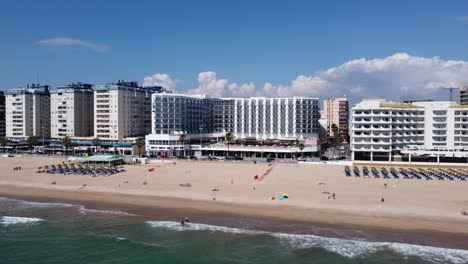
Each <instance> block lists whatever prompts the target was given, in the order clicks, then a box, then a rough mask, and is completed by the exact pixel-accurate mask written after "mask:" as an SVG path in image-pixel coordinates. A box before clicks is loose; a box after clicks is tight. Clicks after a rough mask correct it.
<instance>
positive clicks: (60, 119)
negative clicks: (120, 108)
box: [50, 82, 94, 138]
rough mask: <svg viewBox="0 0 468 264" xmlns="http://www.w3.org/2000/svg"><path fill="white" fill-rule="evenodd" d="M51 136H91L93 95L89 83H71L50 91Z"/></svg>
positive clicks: (92, 127) (92, 129)
mask: <svg viewBox="0 0 468 264" xmlns="http://www.w3.org/2000/svg"><path fill="white" fill-rule="evenodd" d="M50 94H51V95H50V108H51V110H50V111H51V137H52V138H63V137H65V136H67V137H91V136H93V133H94V96H93V90H92V85H91V84H86V83H81V82H79V83H73V84H70V85H66V86H63V87H58V88H57V89H56V90H52V91H51V92H50Z"/></svg>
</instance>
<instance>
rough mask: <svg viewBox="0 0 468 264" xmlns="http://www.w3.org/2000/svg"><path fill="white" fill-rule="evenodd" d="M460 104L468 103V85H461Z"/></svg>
mask: <svg viewBox="0 0 468 264" xmlns="http://www.w3.org/2000/svg"><path fill="white" fill-rule="evenodd" d="M460 104H462V105H468V86H463V87H460Z"/></svg>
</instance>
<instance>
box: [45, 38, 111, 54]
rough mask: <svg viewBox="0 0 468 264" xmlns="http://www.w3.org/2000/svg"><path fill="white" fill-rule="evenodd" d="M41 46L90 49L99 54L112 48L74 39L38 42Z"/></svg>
mask: <svg viewBox="0 0 468 264" xmlns="http://www.w3.org/2000/svg"><path fill="white" fill-rule="evenodd" d="M37 43H38V44H39V45H43V46H81V47H85V48H88V49H92V50H94V51H97V52H107V51H109V50H110V48H109V47H108V46H106V45H102V44H94V43H90V42H86V41H82V40H79V39H72V38H63V37H60V38H50V39H43V40H40V41H38V42H37Z"/></svg>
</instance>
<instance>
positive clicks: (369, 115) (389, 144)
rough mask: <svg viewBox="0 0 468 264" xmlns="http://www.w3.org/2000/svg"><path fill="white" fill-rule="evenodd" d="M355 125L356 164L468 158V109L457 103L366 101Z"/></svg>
mask: <svg viewBox="0 0 468 264" xmlns="http://www.w3.org/2000/svg"><path fill="white" fill-rule="evenodd" d="M351 123H352V125H351V142H350V143H351V151H352V158H353V160H370V161H375V160H386V161H392V160H394V159H395V157H398V158H401V159H403V160H408V161H411V159H412V158H413V160H414V158H418V159H421V160H427V159H436V160H437V161H438V162H439V161H440V159H441V158H444V159H445V160H450V159H452V160H456V159H457V158H458V159H461V158H466V157H468V108H467V107H466V106H464V105H457V104H456V103H455V102H445V101H414V102H405V103H393V102H386V101H385V100H379V99H369V100H363V101H362V102H360V103H358V104H357V105H355V106H354V107H353V109H352V118H351Z"/></svg>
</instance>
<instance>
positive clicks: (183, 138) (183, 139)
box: [179, 134, 187, 156]
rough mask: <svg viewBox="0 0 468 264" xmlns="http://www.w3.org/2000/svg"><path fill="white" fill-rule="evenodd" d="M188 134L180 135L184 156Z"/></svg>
mask: <svg viewBox="0 0 468 264" xmlns="http://www.w3.org/2000/svg"><path fill="white" fill-rule="evenodd" d="M186 138H187V136H186V135H185V134H180V135H179V142H180V143H182V148H183V149H184V154H183V155H184V156H185V139H186Z"/></svg>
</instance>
